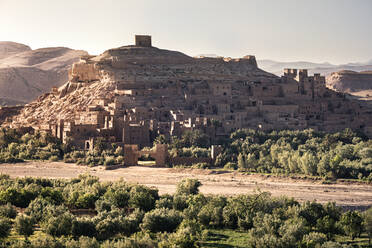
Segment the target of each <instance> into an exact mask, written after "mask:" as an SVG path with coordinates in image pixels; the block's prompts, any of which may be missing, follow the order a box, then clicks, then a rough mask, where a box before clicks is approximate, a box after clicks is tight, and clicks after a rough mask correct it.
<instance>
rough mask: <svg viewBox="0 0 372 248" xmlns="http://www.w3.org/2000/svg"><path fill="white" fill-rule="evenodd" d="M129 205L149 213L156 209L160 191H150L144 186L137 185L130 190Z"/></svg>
mask: <svg viewBox="0 0 372 248" xmlns="http://www.w3.org/2000/svg"><path fill="white" fill-rule="evenodd" d="M129 193H130V198H129V202H128V203H129V205H130V206H131V207H133V208H139V209H142V210H144V211H149V210H151V209H153V208H154V207H155V201H156V200H157V199H159V195H158V190H157V189H150V188H148V187H145V186H142V185H135V186H133V187H132V188H131V190H130V192H129Z"/></svg>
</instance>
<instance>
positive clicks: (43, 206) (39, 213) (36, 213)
mask: <svg viewBox="0 0 372 248" xmlns="http://www.w3.org/2000/svg"><path fill="white" fill-rule="evenodd" d="M50 205H52V204H51V203H50V202H49V201H47V200H45V199H43V198H40V197H38V198H36V199H35V200H33V201H32V202H31V203H30V204H29V205H28V207H27V208H26V210H25V214H27V215H29V216H30V217H32V218H33V219H34V220H35V221H36V222H40V221H41V220H42V219H43V217H44V218H45V217H46V215H47V213H48V212H47V207H48V206H50Z"/></svg>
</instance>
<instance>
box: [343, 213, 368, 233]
mask: <svg viewBox="0 0 372 248" xmlns="http://www.w3.org/2000/svg"><path fill="white" fill-rule="evenodd" d="M362 223H363V218H362V216H361V215H360V213H359V212H358V211H347V212H346V213H344V214H343V215H342V216H341V220H340V224H341V225H342V227H343V229H344V231H345V233H346V234H347V235H349V236H350V237H351V238H352V239H353V240H354V238H356V237H360V234H361V233H362V231H363V225H362Z"/></svg>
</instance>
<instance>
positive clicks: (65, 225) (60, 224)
mask: <svg viewBox="0 0 372 248" xmlns="http://www.w3.org/2000/svg"><path fill="white" fill-rule="evenodd" d="M72 222H73V216H72V215H71V214H70V213H65V214H62V215H58V216H56V217H51V218H49V220H47V221H46V222H45V223H44V225H43V226H44V230H45V232H46V233H47V234H49V235H51V236H53V237H60V236H62V235H65V236H67V235H70V234H71V229H72Z"/></svg>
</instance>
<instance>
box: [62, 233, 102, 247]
mask: <svg viewBox="0 0 372 248" xmlns="http://www.w3.org/2000/svg"><path fill="white" fill-rule="evenodd" d="M65 247H68V248H99V247H100V246H99V242H98V241H97V240H96V239H95V238H89V237H84V236H83V237H80V238H79V240H68V241H66V242H65Z"/></svg>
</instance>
